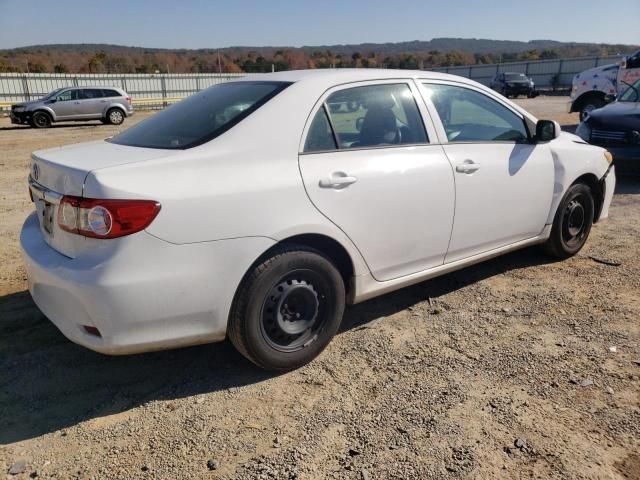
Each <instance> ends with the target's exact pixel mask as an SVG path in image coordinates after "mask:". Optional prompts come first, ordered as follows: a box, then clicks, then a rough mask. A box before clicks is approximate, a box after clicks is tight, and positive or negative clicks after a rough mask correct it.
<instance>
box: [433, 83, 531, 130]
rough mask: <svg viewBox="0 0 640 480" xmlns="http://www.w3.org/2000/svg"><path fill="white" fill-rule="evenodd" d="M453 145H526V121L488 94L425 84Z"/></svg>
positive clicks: (461, 88)
mask: <svg viewBox="0 0 640 480" xmlns="http://www.w3.org/2000/svg"><path fill="white" fill-rule="evenodd" d="M424 86H425V88H426V90H427V94H428V95H429V98H431V101H432V102H433V104H434V106H435V107H436V110H437V112H438V115H439V116H440V120H441V121H442V125H443V127H444V129H445V132H446V134H447V139H448V140H449V142H525V141H528V139H529V134H528V131H527V128H526V126H525V123H524V120H523V119H522V118H521V117H519V116H518V115H516V114H515V113H514V112H512V111H511V110H509V109H508V108H507V107H505V106H504V105H502V104H500V103H499V102H497V101H495V100H493V99H492V98H490V97H488V96H487V95H485V94H483V93H480V92H477V91H475V90H471V89H468V88H465V87H458V86H453V85H438V84H428V83H426V84H424Z"/></svg>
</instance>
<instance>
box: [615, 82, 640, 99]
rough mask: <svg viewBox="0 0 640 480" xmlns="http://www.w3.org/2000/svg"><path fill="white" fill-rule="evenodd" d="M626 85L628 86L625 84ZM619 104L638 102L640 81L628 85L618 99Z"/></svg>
mask: <svg viewBox="0 0 640 480" xmlns="http://www.w3.org/2000/svg"><path fill="white" fill-rule="evenodd" d="M627 85H628V84H627ZM618 101H619V102H640V80H638V81H637V82H636V83H634V84H632V85H629V88H627V89H626V90H625V91H624V93H623V94H622V95H620V98H619V99H618Z"/></svg>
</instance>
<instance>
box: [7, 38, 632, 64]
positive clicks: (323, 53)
mask: <svg viewBox="0 0 640 480" xmlns="http://www.w3.org/2000/svg"><path fill="white" fill-rule="evenodd" d="M638 48H639V47H638V46H637V45H635V46H634V45H611V44H598V43H576V42H558V41H554V40H531V41H528V42H517V41H511V40H488V39H478V38H434V39H432V40H426V41H422V40H414V41H409V42H397V43H362V44H357V45H356V44H353V45H321V46H303V47H285V46H281V47H279V46H270V47H251V46H248V47H247V46H237V47H226V48H220V49H215V48H203V49H195V50H190V49H167V48H146V47H128V46H122V45H109V44H59V45H33V46H29V47H20V48H14V49H9V50H0V72H2V71H4V72H7V71H9V72H10V71H14V72H23V71H26V70H27V68H28V70H29V71H30V72H60V73H65V72H74V73H85V72H96V73H135V72H140V73H149V72H156V71H159V72H166V71H170V72H173V73H175V72H217V71H222V72H263V71H271V69H272V68H274V69H276V70H287V69H299V68H328V67H333V66H335V67H364V68H366V67H386V68H429V67H435V66H451V65H464V64H474V63H479V64H482V63H495V62H499V61H503V62H507V61H517V60H524V59H528V60H537V59H547V58H561V57H575V56H585V55H603V56H604V55H614V54H627V53H631V52H633V51H634V50H637V49H638Z"/></svg>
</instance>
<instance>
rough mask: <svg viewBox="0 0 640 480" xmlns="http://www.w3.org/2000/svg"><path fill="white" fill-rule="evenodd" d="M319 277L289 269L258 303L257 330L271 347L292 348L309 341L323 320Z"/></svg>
mask: <svg viewBox="0 0 640 480" xmlns="http://www.w3.org/2000/svg"><path fill="white" fill-rule="evenodd" d="M323 292H324V290H323V287H322V281H319V279H318V278H316V275H315V274H312V273H306V272H305V274H302V273H298V274H296V272H292V273H291V274H289V275H287V276H285V277H284V278H283V279H282V280H280V281H278V283H276V284H275V285H274V286H273V287H272V288H271V290H270V291H269V293H268V294H267V297H266V298H265V300H264V303H263V305H262V318H261V325H260V328H261V331H262V335H263V337H264V339H265V340H266V341H267V343H268V344H269V345H270V346H271V347H272V348H274V349H276V350H279V351H283V352H295V351H298V350H301V349H302V348H304V347H306V346H307V345H309V344H310V343H312V342H313V341H314V340H315V339H316V338H317V336H318V333H319V332H320V331H321V330H322V328H323V327H324V324H325V320H326V318H325V317H326V308H323V306H324V299H325V298H326V296H325V294H324V293H323Z"/></svg>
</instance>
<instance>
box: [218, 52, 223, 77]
mask: <svg viewBox="0 0 640 480" xmlns="http://www.w3.org/2000/svg"><path fill="white" fill-rule="evenodd" d="M217 54H218V73H222V65H221V64H220V51H218V52H217Z"/></svg>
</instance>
